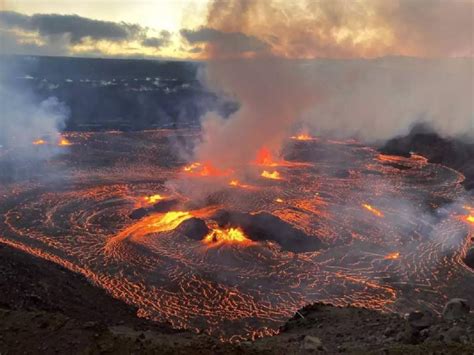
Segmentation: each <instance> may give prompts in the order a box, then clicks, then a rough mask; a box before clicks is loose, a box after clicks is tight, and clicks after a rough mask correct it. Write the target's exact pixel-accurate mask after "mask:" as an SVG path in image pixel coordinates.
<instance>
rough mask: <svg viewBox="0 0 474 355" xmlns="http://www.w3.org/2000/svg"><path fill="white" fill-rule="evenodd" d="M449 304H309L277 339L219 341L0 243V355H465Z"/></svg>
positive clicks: (457, 312)
mask: <svg viewBox="0 0 474 355" xmlns="http://www.w3.org/2000/svg"><path fill="white" fill-rule="evenodd" d="M459 305H461V306H460V307H461V308H459ZM453 307H454V308H452V309H450V312H447V314H448V315H450V316H451V318H453V319H450V320H447V319H444V318H443V317H440V316H435V315H433V314H431V313H428V312H419V313H416V312H415V313H412V314H410V316H409V317H408V318H407V317H402V316H400V315H397V314H382V313H379V312H376V311H372V310H368V309H363V308H356V307H352V306H348V307H334V306H331V305H326V304H314V305H308V306H306V307H304V308H303V309H301V310H299V311H298V312H297V313H296V314H295V316H294V317H293V318H292V319H290V320H289V321H288V322H287V323H286V324H285V325H284V326H283V327H282V328H281V332H280V334H279V335H277V336H274V337H269V338H263V339H259V340H257V341H255V342H243V343H240V344H223V343H220V342H219V341H218V340H217V339H213V338H211V337H208V336H206V335H199V334H194V333H189V332H185V331H177V330H173V329H171V327H169V326H168V325H167V324H157V323H154V322H150V321H147V320H144V319H140V318H138V317H136V316H135V314H136V310H135V309H134V308H133V307H131V306H129V305H126V304H124V303H122V302H120V301H118V300H115V299H113V298H111V297H110V296H109V295H107V294H106V293H105V292H104V291H103V290H101V289H99V288H96V287H94V286H93V285H91V284H90V283H89V282H88V281H87V280H85V279H84V278H83V277H82V276H80V275H77V274H75V273H72V272H71V271H69V270H66V269H64V268H62V267H60V266H58V265H56V264H54V263H51V262H48V261H45V260H42V259H38V258H35V257H33V256H30V255H28V254H24V253H23V252H20V251H17V250H15V249H12V248H10V247H7V246H3V245H0V353H1V354H2V355H4V354H53V353H54V354H64V353H69V354H76V353H80V354H133V353H136V354H138V353H139V354H142V353H143V354H305V353H355V354H371V353H372V354H472V353H474V315H472V314H470V313H469V312H468V311H469V309H468V308H467V307H465V305H463V304H462V303H459V301H457V302H455V303H454V306H453ZM456 307H458V308H456Z"/></svg>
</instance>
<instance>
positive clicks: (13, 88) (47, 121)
mask: <svg viewBox="0 0 474 355" xmlns="http://www.w3.org/2000/svg"><path fill="white" fill-rule="evenodd" d="M0 69H1V70H0V97H1V105H0V110H1V114H0V145H1V146H2V147H5V148H18V147H21V148H26V151H28V150H30V151H29V153H28V155H32V157H34V155H36V152H35V151H37V150H35V151H33V150H32V149H31V148H32V142H33V141H35V140H38V139H43V138H50V139H52V140H53V142H55V141H56V140H57V139H58V135H59V133H60V130H61V129H62V128H64V125H65V121H66V119H67V117H68V115H69V110H68V109H67V107H65V106H64V105H63V104H62V103H60V102H59V101H58V99H57V98H56V97H49V98H47V99H46V100H40V99H39V98H37V97H36V95H35V94H34V93H33V92H32V91H30V90H29V89H26V88H21V87H19V86H18V85H16V84H15V80H14V79H12V77H14V76H15V75H12V71H14V68H11V66H10V65H8V66H7V65H6V64H5V63H4V62H2V67H1V68H0ZM7 73H8V76H7ZM46 150H47V151H48V153H54V149H51V147H50V148H49V149H42V152H43V153H44V152H45V151H46ZM26 151H25V152H26ZM30 153H31V154H30ZM42 157H44V156H43V155H42Z"/></svg>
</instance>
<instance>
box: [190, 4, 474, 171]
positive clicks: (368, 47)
mask: <svg viewBox="0 0 474 355" xmlns="http://www.w3.org/2000/svg"><path fill="white" fill-rule="evenodd" d="M333 4H334V3H333V2H331V5H330V6H326V5H329V4H328V3H327V2H324V1H322V2H313V1H308V2H301V3H299V5H298V6H296V5H294V6H293V5H286V4H284V3H277V2H274V1H253V2H252V1H243V0H242V1H226V2H223V1H215V2H213V3H212V4H211V6H210V9H209V16H208V24H207V27H208V28H212V29H213V30H219V31H222V32H224V33H225V32H227V33H233V34H235V33H244V34H245V35H246V36H247V37H249V36H252V38H258V39H259V40H262V41H265V42H266V43H267V44H269V46H268V47H260V49H259V51H258V52H254V53H249V52H248V51H239V50H238V48H234V49H235V57H234V59H229V56H230V54H229V49H228V48H226V50H225V51H220V49H221V48H222V46H221V45H219V43H214V42H213V41H212V40H210V41H209V42H208V43H207V44H206V50H207V54H208V55H209V56H210V57H211V60H210V62H209V64H208V67H207V70H206V75H205V82H206V83H207V85H209V86H210V87H212V88H213V89H214V90H216V91H220V92H224V93H226V94H228V95H231V96H232V97H234V98H235V99H236V100H237V101H238V102H239V103H240V105H241V106H240V110H239V111H238V112H236V113H234V114H233V115H231V116H230V117H228V118H223V117H220V116H219V115H217V114H215V113H210V114H207V115H206V116H205V117H204V119H203V129H204V142H203V144H201V145H200V146H199V147H198V148H197V152H196V153H197V157H198V158H199V159H201V160H208V161H214V162H215V163H216V164H220V165H224V166H229V165H235V164H240V163H243V162H248V161H249V160H251V159H252V158H253V157H254V156H255V153H256V152H257V150H258V149H259V148H261V147H262V146H267V147H270V148H273V149H277V148H278V147H279V145H280V143H281V141H282V139H284V138H285V137H287V136H288V135H289V134H290V130H291V129H292V127H294V125H295V124H296V123H298V122H305V124H306V125H307V126H309V127H311V128H312V129H314V130H316V131H318V132H326V133H327V132H330V133H333V134H334V133H336V134H337V135H340V136H341V135H342V136H354V135H355V136H357V137H359V138H361V139H364V140H367V141H375V140H385V139H388V138H391V137H393V136H395V135H398V134H401V133H404V132H406V131H408V130H409V129H410V127H411V126H413V125H414V124H416V123H417V122H420V121H421V122H429V123H431V125H432V126H433V127H434V128H435V129H437V130H438V132H439V133H441V134H442V135H449V136H458V135H463V136H465V137H471V138H472V137H474V117H473V112H474V110H473V100H474V93H473V86H472V83H473V82H474V75H473V67H474V66H473V64H474V62H473V60H472V58H467V59H462V58H451V57H453V56H457V55H472V31H469V29H470V28H471V29H472V24H473V19H472V17H469V16H465V15H463V11H468V10H470V9H473V3H472V2H456V3H451V2H450V3H448V2H444V1H420V2H409V1H398V2H390V4H389V5H387V4H385V3H384V4H382V3H381V2H376V1H356V2H342V1H340V2H339V1H336V2H335V4H336V6H333ZM290 10H291V11H292V15H293V16H294V15H295V14H300V15H301V18H302V19H303V20H304V21H303V24H305V23H306V25H304V26H305V27H304V28H303V26H301V25H300V22H298V21H296V20H292V19H291V18H289V19H287V20H286V21H284V18H285V16H284V14H285V13H287V11H290ZM415 14H419V15H420V17H419V22H416V23H415V22H414V21H413V16H414V15H415ZM457 15H459V16H460V17H459V21H457V20H455V19H456V17H455V16H457ZM296 18H298V16H296ZM305 21H306V22H305ZM311 21H312V22H311ZM426 23H436V24H443V26H451V27H449V28H445V27H443V30H442V31H441V30H439V31H435V32H436V33H435V34H433V33H432V31H431V29H432V26H426V27H424V26H425V25H426ZM310 24H312V26H309V25H310ZM315 26H316V27H317V28H318V29H319V30H318V31H317V33H316V34H317V36H315V37H314V38H313V37H311V36H313V34H314V33H315V32H314V31H315ZM305 28H306V29H305ZM407 29H409V30H410V31H412V33H411V36H409V38H408V39H407V36H406V35H407V33H406V32H407ZM267 30H268V32H266V31H267ZM455 30H456V31H458V30H459V31H460V33H461V34H460V36H458V37H456V39H453V40H452V41H449V40H448V37H449V38H452V37H450V36H451V34H452V33H453V31H455ZM466 31H467V32H466ZM272 33H275V34H276V35H275V36H272V35H271V34H272ZM341 33H342V34H341ZM466 33H470V34H466ZM382 34H383V35H384V36H385V37H383V36H382ZM402 35H404V36H405V37H400V36H402ZM338 36H339V37H338ZM380 36H382V37H380ZM310 37H311V38H310ZM249 38H250V37H249ZM337 38H339V40H338V39H337ZM405 40H406V41H405ZM402 42H403V43H402ZM404 44H407V45H405V46H404ZM262 48H265V49H266V50H264V51H262ZM315 48H316V49H317V50H314V49H315ZM297 53H302V54H303V55H302V57H309V58H313V59H310V60H301V59H300V60H298V59H296V58H295V56H296V54H297ZM389 54H396V55H405V54H408V55H416V56H423V57H425V58H417V59H415V58H411V59H410V58H403V57H386V58H383V59H361V57H366V56H377V55H389ZM242 56H244V57H246V58H242ZM433 56H441V57H443V58H436V59H435V58H430V57H433ZM281 57H285V58H290V59H283V58H281ZM315 57H329V58H334V57H337V58H341V57H348V58H351V59H344V60H341V59H339V60H330V59H317V58H315ZM354 58H359V59H354Z"/></svg>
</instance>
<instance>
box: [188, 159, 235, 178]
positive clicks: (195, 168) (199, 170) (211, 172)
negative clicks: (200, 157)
mask: <svg viewBox="0 0 474 355" xmlns="http://www.w3.org/2000/svg"><path fill="white" fill-rule="evenodd" d="M183 170H184V171H185V172H187V173H189V174H193V175H199V176H228V175H230V174H232V170H231V169H225V170H222V169H218V168H216V167H214V166H213V165H212V164H211V163H200V162H195V163H192V164H190V165H187V166H185V167H184V168H183Z"/></svg>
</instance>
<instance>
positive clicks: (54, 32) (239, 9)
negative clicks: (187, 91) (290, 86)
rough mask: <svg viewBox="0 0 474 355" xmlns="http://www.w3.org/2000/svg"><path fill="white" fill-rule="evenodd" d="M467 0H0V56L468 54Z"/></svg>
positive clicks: (471, 10) (470, 1) (472, 6)
mask: <svg viewBox="0 0 474 355" xmlns="http://www.w3.org/2000/svg"><path fill="white" fill-rule="evenodd" d="M473 18H474V0H386V1H380V0H350V1H347V0H294V1H285V0H250V1H249V0H148V1H140V0H133V1H131V0H94V1H92V0H81V1H77V0H50V1H42V0H0V53H2V54H5V53H14V54H38V55H65V56H92V57H119V58H124V57H125V58H127V57H131V58H158V59H160V58H164V59H169V58H171V59H185V60H187V59H197V60H199V59H214V58H235V57H262V56H276V57H283V58H299V59H301V58H303V59H311V58H374V57H381V56H398V55H400V56H414V57H430V58H431V57H466V56H467V57H472V56H473V42H474V40H473V33H474V28H473Z"/></svg>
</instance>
